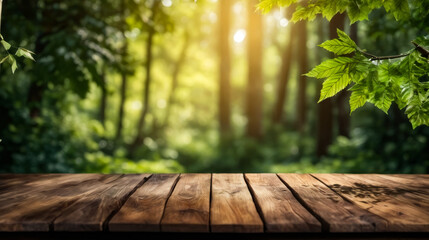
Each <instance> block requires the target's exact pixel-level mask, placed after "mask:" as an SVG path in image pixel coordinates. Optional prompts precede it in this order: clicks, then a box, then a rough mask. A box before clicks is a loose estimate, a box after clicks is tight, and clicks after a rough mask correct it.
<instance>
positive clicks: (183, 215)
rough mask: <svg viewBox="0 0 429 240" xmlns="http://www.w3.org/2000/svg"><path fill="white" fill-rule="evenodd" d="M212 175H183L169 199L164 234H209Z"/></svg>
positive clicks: (164, 218)
mask: <svg viewBox="0 0 429 240" xmlns="http://www.w3.org/2000/svg"><path fill="white" fill-rule="evenodd" d="M210 185H211V174H182V175H180V177H179V181H178V182H177V184H176V187H175V188H174V191H173V193H172V194H171V196H170V198H169V199H168V202H167V205H166V207H165V211H164V217H163V218H162V221H161V231H163V232H209V230H210V229H209V212H210Z"/></svg>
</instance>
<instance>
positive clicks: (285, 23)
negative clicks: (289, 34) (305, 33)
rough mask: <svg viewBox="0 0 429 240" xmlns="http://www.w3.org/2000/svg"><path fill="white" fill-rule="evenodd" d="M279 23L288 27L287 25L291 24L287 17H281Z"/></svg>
mask: <svg viewBox="0 0 429 240" xmlns="http://www.w3.org/2000/svg"><path fill="white" fill-rule="evenodd" d="M279 23H280V26H281V27H287V25H288V24H289V21H288V20H287V19H286V18H282V19H280V22H279Z"/></svg>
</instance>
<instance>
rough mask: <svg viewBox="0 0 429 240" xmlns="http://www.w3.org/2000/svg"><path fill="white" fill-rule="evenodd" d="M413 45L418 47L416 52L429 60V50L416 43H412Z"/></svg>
mask: <svg viewBox="0 0 429 240" xmlns="http://www.w3.org/2000/svg"><path fill="white" fill-rule="evenodd" d="M411 43H412V44H414V46H416V50H417V51H419V52H420V53H421V54H422V57H425V58H429V50H427V49H425V48H424V47H422V46H420V45H419V44H417V43H416V42H414V41H411Z"/></svg>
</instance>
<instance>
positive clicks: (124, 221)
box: [109, 174, 179, 232]
mask: <svg viewBox="0 0 429 240" xmlns="http://www.w3.org/2000/svg"><path fill="white" fill-rule="evenodd" d="M178 177H179V174H154V175H153V176H152V177H151V178H150V179H149V180H148V181H147V182H145V183H144V184H143V185H142V186H141V187H140V188H138V189H137V190H136V191H135V192H134V193H133V194H132V195H131V196H130V197H129V198H128V200H127V201H126V202H125V204H124V205H123V206H122V208H121V209H120V210H119V212H118V213H116V214H115V215H114V216H113V218H112V219H111V220H110V222H109V230H110V231H148V232H159V231H160V223H161V218H162V215H163V212H164V208H165V204H166V202H167V199H168V197H169V196H170V194H171V192H172V191H173V188H174V185H175V184H176V181H177V179H178Z"/></svg>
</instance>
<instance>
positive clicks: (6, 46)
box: [1, 40, 11, 51]
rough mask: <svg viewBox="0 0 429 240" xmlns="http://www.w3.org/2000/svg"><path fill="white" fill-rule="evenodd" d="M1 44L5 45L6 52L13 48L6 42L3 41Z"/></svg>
mask: <svg viewBox="0 0 429 240" xmlns="http://www.w3.org/2000/svg"><path fill="white" fill-rule="evenodd" d="M1 44H2V45H3V47H4V49H6V51H7V50H9V49H10V47H11V45H10V44H9V43H8V42H6V41H5V40H1Z"/></svg>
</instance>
